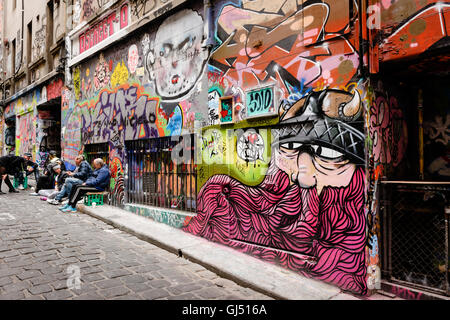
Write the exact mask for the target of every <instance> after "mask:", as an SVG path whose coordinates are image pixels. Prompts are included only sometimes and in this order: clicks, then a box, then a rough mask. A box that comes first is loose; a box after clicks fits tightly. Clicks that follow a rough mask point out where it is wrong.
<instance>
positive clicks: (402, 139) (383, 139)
mask: <svg viewBox="0 0 450 320" xmlns="http://www.w3.org/2000/svg"><path fill="white" fill-rule="evenodd" d="M369 134H370V139H371V141H372V148H373V155H374V161H375V162H376V163H384V164H390V165H392V166H394V167H396V166H397V165H398V164H399V163H400V162H401V161H402V159H403V156H404V154H405V151H406V147H407V144H408V132H407V127H406V121H405V119H404V117H403V111H402V108H401V106H400V105H399V104H398V102H397V99H396V98H395V97H393V96H388V95H387V93H384V92H380V91H376V92H375V97H374V99H373V101H372V105H371V107H370V133H369Z"/></svg>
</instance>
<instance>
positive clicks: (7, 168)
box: [0, 155, 26, 194]
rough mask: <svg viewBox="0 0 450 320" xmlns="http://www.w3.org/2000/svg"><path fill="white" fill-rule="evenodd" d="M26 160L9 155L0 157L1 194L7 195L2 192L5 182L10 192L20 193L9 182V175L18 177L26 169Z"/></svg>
mask: <svg viewBox="0 0 450 320" xmlns="http://www.w3.org/2000/svg"><path fill="white" fill-rule="evenodd" d="M25 163H26V160H25V159H24V158H22V157H18V156H13V155H8V156H3V157H0V177H1V179H0V194H5V193H4V192H2V191H1V188H2V183H3V180H4V181H5V183H6V185H7V186H8V188H9V192H11V193H18V192H19V191H17V190H16V189H15V188H14V186H13V185H12V183H11V180H9V175H16V174H17V173H19V172H21V171H22V170H23V168H24V167H25Z"/></svg>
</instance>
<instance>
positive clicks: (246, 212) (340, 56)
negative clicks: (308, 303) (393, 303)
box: [183, 0, 372, 294]
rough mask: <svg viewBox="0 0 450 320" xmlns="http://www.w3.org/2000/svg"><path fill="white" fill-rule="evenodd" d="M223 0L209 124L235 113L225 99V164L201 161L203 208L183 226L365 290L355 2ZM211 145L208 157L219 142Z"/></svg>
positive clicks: (211, 68)
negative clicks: (229, 119)
mask: <svg viewBox="0 0 450 320" xmlns="http://www.w3.org/2000/svg"><path fill="white" fill-rule="evenodd" d="M220 3H222V5H218V7H216V8H217V17H216V20H215V21H216V24H215V37H216V42H217V46H216V47H215V48H214V49H213V51H212V54H211V58H210V60H209V62H208V63H209V65H208V84H209V92H208V93H209V94H208V120H209V123H210V124H218V123H220V122H221V117H224V116H229V112H227V114H226V115H225V114H223V115H222V114H221V111H222V108H221V102H222V101H223V100H224V99H230V101H231V102H232V107H233V111H232V115H233V118H234V119H233V124H227V126H226V127H225V126H222V127H221V129H220V132H221V137H222V140H223V144H222V146H223V147H222V150H223V151H222V152H223V154H224V155H223V157H222V160H223V164H221V165H215V166H213V167H212V168H211V166H207V165H205V166H200V168H199V185H200V191H199V194H198V199H197V216H196V217H193V218H192V219H191V221H190V223H189V225H188V226H186V227H184V228H183V230H185V231H186V232H190V233H193V234H195V235H198V236H202V237H205V238H207V239H209V240H211V241H216V242H219V243H223V244H226V245H229V246H231V247H233V248H236V249H238V250H240V251H242V252H245V253H248V254H251V255H254V256H257V257H259V258H261V259H263V260H265V261H269V262H272V263H277V264H281V265H282V266H284V267H286V268H289V269H291V270H295V271H297V272H299V273H301V274H303V275H305V276H308V277H314V278H317V279H320V280H324V281H326V282H329V283H333V284H335V285H337V286H339V287H341V288H343V289H345V290H350V291H353V292H356V293H360V294H366V293H367V291H368V286H367V283H368V277H369V274H368V271H370V272H372V270H369V269H368V268H367V264H366V249H367V237H366V233H367V218H366V208H365V204H366V203H365V200H366V199H365V189H366V173H365V163H366V161H365V135H364V121H363V113H364V110H365V109H366V108H367V106H366V104H367V101H366V99H365V90H366V84H364V83H361V81H358V80H356V79H357V77H358V75H357V71H358V68H359V59H360V57H359V53H358V51H357V50H356V49H355V48H358V44H357V41H355V38H356V37H355V35H354V34H353V33H352V30H351V28H350V25H351V22H350V21H351V20H354V19H355V17H357V8H355V7H354V6H353V10H350V8H349V3H350V2H347V1H339V2H336V1H321V2H299V1H283V2H277V1H275V2H274V1H264V0H256V1H242V2H238V1H227V2H225V1H222V2H220ZM351 14H352V16H351ZM252 121H254V122H252ZM273 121H277V122H276V123H277V125H276V126H275V127H273V126H271V124H273V123H274V122H273ZM255 124H259V126H256V127H255ZM268 126H270V127H268ZM207 132H210V130H207ZM207 142H208V143H204V149H203V159H204V160H205V158H206V157H210V156H211V154H213V155H215V153H214V150H216V149H215V148H214V146H215V145H214V144H213V143H211V142H212V141H211V142H210V141H207ZM207 147H210V148H207ZM233 153H234V157H233V156H232V154H233ZM371 274H372V273H371Z"/></svg>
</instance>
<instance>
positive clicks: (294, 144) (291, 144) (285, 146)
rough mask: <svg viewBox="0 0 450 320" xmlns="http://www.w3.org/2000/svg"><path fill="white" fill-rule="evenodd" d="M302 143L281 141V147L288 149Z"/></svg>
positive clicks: (297, 147)
mask: <svg viewBox="0 0 450 320" xmlns="http://www.w3.org/2000/svg"><path fill="white" fill-rule="evenodd" d="M302 145H303V144H301V143H298V142H287V143H283V144H282V145H281V148H283V149H289V150H294V149H299V148H300V147H301V146H302Z"/></svg>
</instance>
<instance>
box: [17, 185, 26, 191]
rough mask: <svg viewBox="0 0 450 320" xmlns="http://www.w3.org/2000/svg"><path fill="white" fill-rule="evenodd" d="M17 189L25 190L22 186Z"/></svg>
mask: <svg viewBox="0 0 450 320" xmlns="http://www.w3.org/2000/svg"><path fill="white" fill-rule="evenodd" d="M17 189H19V190H25V188H24V187H23V185H20V186H19V187H18V188H17Z"/></svg>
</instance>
